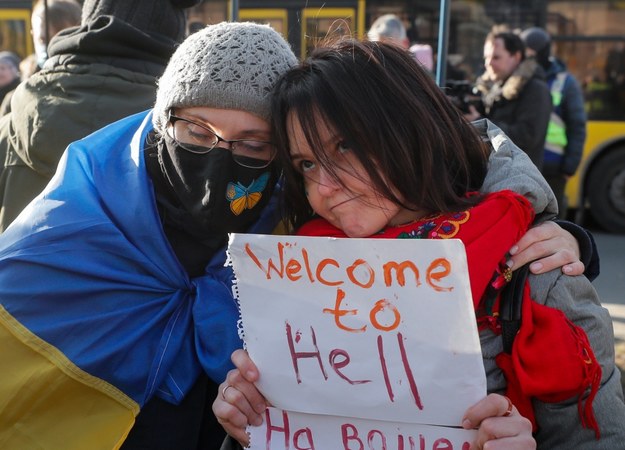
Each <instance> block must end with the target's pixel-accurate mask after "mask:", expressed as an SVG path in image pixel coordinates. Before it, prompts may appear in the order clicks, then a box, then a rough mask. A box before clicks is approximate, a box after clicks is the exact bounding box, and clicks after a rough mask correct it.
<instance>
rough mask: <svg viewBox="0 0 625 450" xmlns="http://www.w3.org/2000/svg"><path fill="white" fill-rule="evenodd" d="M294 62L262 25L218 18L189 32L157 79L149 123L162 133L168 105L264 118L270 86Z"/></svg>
mask: <svg viewBox="0 0 625 450" xmlns="http://www.w3.org/2000/svg"><path fill="white" fill-rule="evenodd" d="M296 64H297V58H296V57H295V55H294V54H293V51H292V50H291V48H290V46H289V44H288V43H287V42H286V41H285V40H284V39H283V38H282V36H281V35H280V34H279V33H278V32H276V31H275V30H274V29H273V28H271V27H270V26H268V25H259V24H256V23H252V22H221V23H219V24H216V25H209V26H207V27H206V28H204V29H202V30H200V31H198V32H196V33H194V34H192V35H190V36H189V37H188V38H187V39H186V40H185V41H184V42H183V43H182V44H181V45H180V47H178V49H177V50H176V52H175V53H174V54H173V56H172V57H171V59H170V61H169V64H168V65H167V68H166V69H165V72H164V73H163V76H162V77H161V78H160V80H159V82H158V90H157V94H156V103H155V105H154V116H153V120H154V127H155V128H156V130H157V131H158V132H159V133H160V134H161V135H162V134H164V131H165V127H166V125H167V114H168V111H169V110H170V109H171V108H185V107H194V106H206V107H212V108H219V109H237V110H243V111H247V112H250V113H252V114H254V115H256V116H258V117H261V118H262V119H265V120H269V116H270V102H271V92H272V89H273V87H274V85H275V84H276V82H277V81H278V79H279V78H280V77H281V76H282V75H283V74H284V73H285V72H286V71H287V70H288V69H289V68H291V67H293V66H294V65H296Z"/></svg>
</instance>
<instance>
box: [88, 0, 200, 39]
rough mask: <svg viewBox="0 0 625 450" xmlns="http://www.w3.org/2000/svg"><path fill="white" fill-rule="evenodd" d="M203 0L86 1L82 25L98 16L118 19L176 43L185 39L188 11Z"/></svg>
mask: <svg viewBox="0 0 625 450" xmlns="http://www.w3.org/2000/svg"><path fill="white" fill-rule="evenodd" d="M198 3H200V0H85V1H84V3H83V6H82V25H85V24H87V23H88V22H90V21H91V20H93V19H95V18H96V17H98V16H102V15H108V16H115V17H117V18H118V19H121V20H123V21H124V22H126V23H129V24H131V25H133V26H134V27H136V28H138V29H139V30H141V31H143V32H145V33H147V34H150V35H162V36H166V37H168V38H170V39H173V40H174V41H176V42H180V41H182V40H183V39H184V37H185V34H186V25H187V19H186V15H185V11H184V9H185V8H189V7H191V6H194V5H196V4H198Z"/></svg>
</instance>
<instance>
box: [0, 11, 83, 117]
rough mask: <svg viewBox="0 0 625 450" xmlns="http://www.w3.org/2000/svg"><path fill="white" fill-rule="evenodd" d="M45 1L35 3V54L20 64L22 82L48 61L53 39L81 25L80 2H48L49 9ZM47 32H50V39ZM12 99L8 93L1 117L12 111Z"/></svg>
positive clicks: (2, 104)
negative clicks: (50, 43)
mask: <svg viewBox="0 0 625 450" xmlns="http://www.w3.org/2000/svg"><path fill="white" fill-rule="evenodd" d="M44 1H46V0H38V1H37V2H36V3H35V6H33V12H32V14H31V16H30V23H31V33H32V35H33V44H34V47H35V53H33V54H31V55H28V56H27V57H26V58H24V59H23V60H22V62H20V79H21V81H24V80H26V79H28V78H29V77H30V76H31V75H32V74H33V73H35V72H38V71H39V70H40V69H41V67H42V66H43V63H44V62H45V61H46V59H48V42H50V39H51V38H52V37H54V36H56V34H58V32H59V31H61V30H64V29H65V28H70V27H73V26H77V25H80V14H81V8H82V6H81V5H80V3H78V1H76V0H47V9H46V8H45V6H44ZM46 11H47V15H46ZM46 30H49V32H50V36H49V37H48V35H47V31H46ZM16 87H17V86H16ZM12 97H13V91H11V92H10V93H8V94H7V95H6V96H5V98H4V99H3V100H2V102H1V103H0V116H4V115H5V114H7V113H8V112H10V111H11V98H12Z"/></svg>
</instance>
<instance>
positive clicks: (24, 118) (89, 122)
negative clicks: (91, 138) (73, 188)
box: [0, 16, 176, 232]
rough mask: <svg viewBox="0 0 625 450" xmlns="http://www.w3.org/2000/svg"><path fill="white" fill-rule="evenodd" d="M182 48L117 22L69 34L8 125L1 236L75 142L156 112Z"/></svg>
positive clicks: (14, 106) (106, 19)
mask: <svg viewBox="0 0 625 450" xmlns="http://www.w3.org/2000/svg"><path fill="white" fill-rule="evenodd" d="M175 45H176V42H175V41H173V40H170V39H167V38H163V39H162V40H157V39H155V38H154V37H152V36H150V35H147V34H146V33H144V32H142V31H140V30H138V29H136V28H134V27H133V26H131V25H129V24H127V23H126V22H123V21H120V20H118V19H116V18H113V17H112V16H100V17H98V18H97V19H95V20H94V21H92V22H90V23H88V24H87V25H85V26H82V27H80V28H70V29H67V30H64V31H62V32H61V33H59V34H58V35H57V36H55V37H54V39H53V40H52V41H51V43H50V48H49V53H50V58H49V59H48V60H47V61H46V64H45V65H44V67H43V69H42V70H41V71H39V72H38V73H36V74H34V75H33V76H31V77H30V78H29V79H28V80H26V81H24V82H22V83H21V84H20V85H19V86H18V87H17V89H16V90H15V93H14V95H13V98H12V100H11V113H10V114H7V115H6V116H4V117H2V119H0V164H1V163H3V166H4V167H3V169H2V173H1V174H0V232H2V231H4V229H6V227H7V226H8V225H9V224H10V223H11V222H12V221H13V219H15V217H17V215H18V214H19V213H20V212H21V211H22V209H23V208H24V207H25V206H26V205H27V204H28V203H29V202H30V201H31V200H32V199H33V198H34V197H35V196H36V195H38V194H39V193H40V192H41V191H42V190H43V188H44V187H45V186H46V184H47V183H48V181H50V178H51V177H52V175H53V174H54V172H55V170H56V167H57V164H58V161H59V159H60V157H61V155H62V154H63V152H64V150H65V148H66V147H67V145H68V144H69V143H70V142H73V141H76V140H78V139H81V138H83V137H85V136H87V135H88V134H90V133H92V132H93V131H95V130H97V129H99V128H101V127H103V126H104V125H107V124H109V123H111V122H114V121H116V120H118V119H121V118H123V117H125V116H128V115H130V114H133V113H136V112H139V111H143V110H146V109H149V108H151V107H152V106H153V104H154V100H155V96H156V80H157V78H158V77H159V76H160V75H161V74H162V73H163V71H164V70H165V66H166V64H167V62H168V60H169V58H170V56H171V55H172V53H173V51H174V49H175Z"/></svg>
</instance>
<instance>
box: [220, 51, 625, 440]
mask: <svg viewBox="0 0 625 450" xmlns="http://www.w3.org/2000/svg"><path fill="white" fill-rule="evenodd" d="M275 92H276V94H275V97H274V100H273V108H272V111H273V114H272V116H273V119H274V136H275V141H276V144H277V148H278V150H279V156H280V160H281V162H282V164H281V165H282V167H283V168H284V169H283V170H284V176H285V182H284V204H285V205H286V207H287V210H286V214H287V219H288V223H290V224H291V225H292V227H293V228H294V229H297V234H298V235H303V236H331V237H339V238H345V237H350V238H352V237H353V238H367V237H369V238H373V239H374V238H396V239H445V238H450V237H453V238H458V239H461V240H462V241H463V242H464V244H465V247H466V251H467V261H468V266H469V275H470V279H471V290H472V294H473V295H472V297H473V299H474V306H475V310H476V317H477V322H478V330H479V332H480V340H481V344H482V355H483V360H484V366H485V369H486V374H487V388H488V392H489V393H503V392H505V393H506V395H508V396H510V397H511V398H512V400H513V401H514V402H515V406H516V407H517V408H518V409H519V411H520V413H521V414H522V415H523V416H525V417H527V418H529V419H530V420H531V422H532V424H533V425H534V426H535V430H536V433H535V435H534V436H535V438H536V441H537V442H538V446H539V448H541V447H542V448H549V449H570V448H585V449H586V448H588V449H591V448H596V449H599V448H612V447H617V446H618V445H620V444H619V443H620V442H623V439H624V438H625V430H623V427H622V421H623V420H625V402H624V401H623V393H622V389H621V386H620V381H619V371H618V370H616V368H615V363H614V343H613V339H614V336H613V332H612V325H611V319H610V316H609V313H608V312H607V310H606V309H605V308H603V307H602V306H601V304H600V301H599V299H598V298H597V294H596V292H595V291H594V289H593V288H592V285H591V283H590V281H589V280H588V279H586V278H585V277H566V276H563V275H562V274H561V272H560V271H551V272H548V273H545V274H542V275H539V276H530V278H529V283H530V285H529V287H531V296H530V291H529V289H526V291H525V297H524V303H523V316H522V320H521V328H520V330H519V333H518V334H517V336H516V338H515V341H514V346H513V348H512V354H511V355H510V354H507V353H505V352H504V351H503V344H502V342H503V340H502V337H501V329H500V324H499V319H498V318H499V303H498V301H497V299H498V292H499V291H500V290H501V288H502V286H504V285H505V283H506V281H504V279H503V276H504V273H505V260H506V253H507V249H508V248H509V246H510V242H514V241H516V240H517V239H518V237H519V236H520V235H522V234H523V233H524V232H525V229H526V227H527V226H529V225H530V223H531V222H532V219H533V218H534V209H535V210H536V212H537V213H538V216H537V217H538V218H539V220H544V219H545V218H546V217H547V216H549V215H550V214H553V212H554V211H555V199H554V198H553V195H552V193H551V191H550V189H549V187H548V185H547V183H546V182H545V181H544V179H543V178H542V176H541V175H540V173H539V172H538V170H537V169H536V167H535V166H534V165H533V164H532V163H531V162H530V160H529V159H528V158H527V156H526V155H524V154H523V153H522V152H521V151H520V150H519V149H518V148H517V147H516V146H515V145H514V144H513V143H512V142H511V141H510V140H509V139H508V138H507V137H506V136H505V135H504V134H503V133H502V132H501V130H499V129H498V128H497V127H495V126H493V125H492V124H490V123H488V122H487V121H481V122H480V123H477V124H475V127H474V126H472V125H471V124H469V123H467V122H466V121H465V120H464V119H463V118H462V116H461V115H459V114H458V111H457V110H456V108H455V107H454V106H453V104H452V103H451V102H450V101H449V100H448V99H447V98H446V97H445V95H444V94H443V93H442V92H441V90H440V89H439V88H438V87H437V86H436V84H435V83H434V82H433V81H432V80H431V78H430V77H429V76H428V75H427V73H426V72H425V71H424V70H423V69H422V68H421V67H420V66H419V65H418V64H416V63H415V62H414V61H413V60H412V59H411V58H410V56H409V55H408V54H407V53H406V52H404V51H402V50H401V49H399V48H398V47H397V46H395V45H385V44H383V43H380V44H376V43H371V42H358V41H342V42H339V43H337V44H334V45H329V46H327V47H325V48H324V47H322V48H320V49H317V50H315V52H314V53H313V54H312V55H311V57H309V58H308V59H307V60H306V61H304V62H303V63H302V64H301V65H300V66H298V67H296V68H294V69H292V70H291V71H289V72H288V73H287V75H285V76H284V77H283V78H282V79H281V80H280V82H279V83H278V84H277V85H276V88H275ZM351 111H358V114H357V115H356V114H350V112H351ZM380 123H383V124H386V126H384V127H380V126H376V125H378V124H380ZM493 155H494V156H493ZM489 156H490V158H491V159H492V158H495V159H499V158H501V159H503V160H504V161H506V165H507V166H512V167H508V170H510V171H511V173H513V172H517V173H519V172H521V173H523V174H525V176H524V177H521V178H516V179H508V180H501V181H502V182H503V184H505V183H507V184H508V186H507V187H508V188H512V189H514V190H515V191H517V192H532V193H533V194H534V195H533V196H529V199H525V198H523V197H521V196H520V195H518V194H516V193H513V192H511V191H509V190H499V189H494V190H493V191H492V193H490V194H483V195H480V194H477V193H476V190H477V189H479V188H480V187H481V186H483V185H484V184H485V185H486V186H488V187H489V188H492V187H493V185H492V184H491V183H492V181H493V180H492V179H490V180H489V179H488V177H487V161H488V159H489ZM489 175H492V174H490V173H489ZM499 186H500V187H501V184H500V185H499ZM529 200H531V201H532V204H530V202H529ZM565 314H566V315H565ZM556 336H558V337H557V338H556ZM240 357H241V358H243V359H244V358H245V354H244V353H242V352H238V353H237V354H236V355H235V360H236V359H237V358H240ZM237 365H238V367H239V370H234V371H231V372H230V373H229V375H228V378H227V380H226V381H225V382H224V383H222V385H221V389H222V391H221V392H222V394H220V396H218V397H217V398H216V400H215V403H214V404H213V409H214V410H215V412H216V415H217V417H218V418H219V420H220V421H221V422H222V423H223V424H224V425H225V426H226V427H227V429H228V431H229V432H232V433H233V434H234V435H236V436H237V437H238V438H239V439H240V440H241V441H242V442H245V439H246V436H245V434H241V427H242V426H243V425H245V424H246V423H248V421H249V423H254V421H257V420H258V417H257V415H256V414H257V413H261V412H262V410H263V405H264V404H265V402H264V401H263V399H262V397H259V395H258V393H257V391H256V390H255V389H254V386H253V384H251V383H252V382H253V381H255V378H256V376H262V374H258V372H257V371H253V372H255V373H254V376H252V377H250V378H248V379H246V378H247V377H248V376H249V375H248V371H247V369H249V368H250V366H249V365H247V366H246V365H245V364H244V361H243V364H242V361H241V360H239V361H238V363H237ZM229 386H230V387H232V388H233V389H230V388H228V387H229ZM494 398H495V399H498V404H499V405H500V407H496V408H493V409H492V410H491V415H492V416H497V419H501V420H496V421H490V420H484V422H480V421H479V420H478V421H476V422H473V421H471V420H469V423H465V424H463V426H465V427H466V428H470V427H472V426H475V427H479V428H478V438H477V439H478V442H477V443H474V444H475V445H476V446H477V448H482V447H483V446H485V445H487V446H493V447H492V448H497V446H498V445H500V446H501V447H502V448H503V447H505V448H535V445H536V443H535V442H534V440H533V439H532V434H531V432H530V429H529V427H528V426H525V427H523V426H522V425H523V421H522V420H521V421H515V422H513V421H512V420H511V419H512V418H511V417H508V418H507V419H508V420H509V421H508V424H509V427H508V426H506V425H505V422H506V421H505V420H504V419H506V417H502V416H505V414H504V412H505V411H506V409H505V408H503V407H502V405H505V404H506V402H505V400H504V399H502V398H501V397H500V396H495V397H494ZM555 411H557V414H556V413H555ZM482 418H483V417H482ZM517 418H519V417H518V416H517ZM595 419H596V421H595ZM459 425H460V424H459ZM480 425H481V426H480ZM526 425H527V424H526ZM482 426H483V428H482ZM490 427H493V428H490ZM494 427H498V428H499V427H501V428H499V429H498V430H495V429H494ZM599 437H600V438H599ZM487 442H488V443H487Z"/></svg>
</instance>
